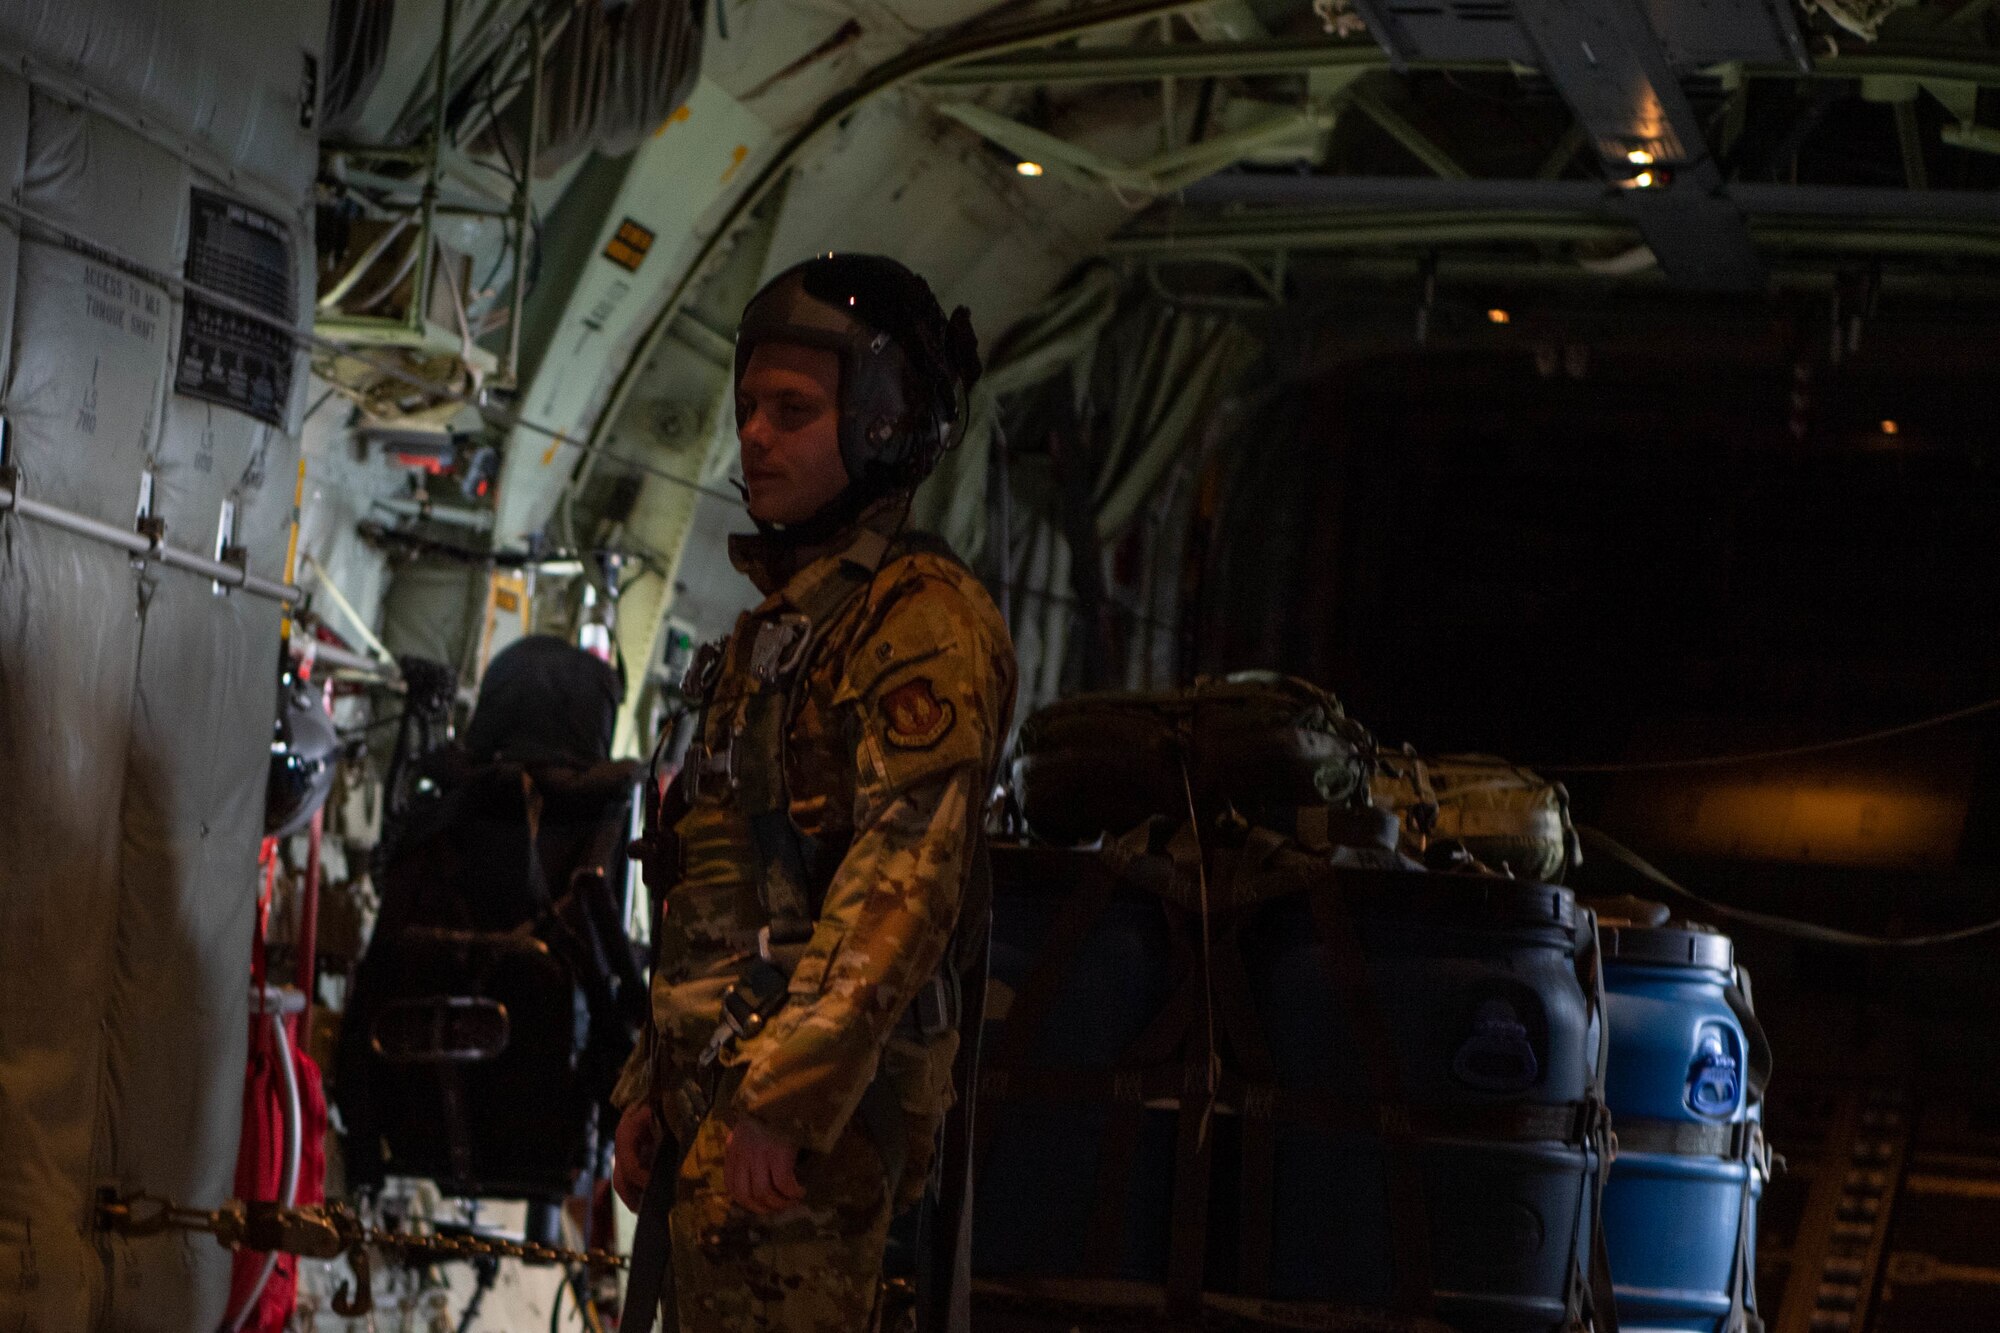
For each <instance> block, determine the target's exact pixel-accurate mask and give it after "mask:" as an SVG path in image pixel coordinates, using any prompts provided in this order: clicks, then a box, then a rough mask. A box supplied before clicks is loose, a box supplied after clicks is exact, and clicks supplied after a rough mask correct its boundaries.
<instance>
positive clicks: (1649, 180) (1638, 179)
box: [1632, 171, 1655, 190]
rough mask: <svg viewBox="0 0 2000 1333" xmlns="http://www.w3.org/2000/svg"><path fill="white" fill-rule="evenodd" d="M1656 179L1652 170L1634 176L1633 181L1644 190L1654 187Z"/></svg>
mask: <svg viewBox="0 0 2000 1333" xmlns="http://www.w3.org/2000/svg"><path fill="white" fill-rule="evenodd" d="M1654 179H1655V178H1654V176H1653V173H1652V172H1650V171H1642V172H1640V173H1639V174H1638V175H1636V176H1634V177H1633V178H1632V183H1633V184H1634V185H1636V186H1638V187H1639V188H1640V189H1642V190H1647V189H1651V188H1652V186H1653V181H1654Z"/></svg>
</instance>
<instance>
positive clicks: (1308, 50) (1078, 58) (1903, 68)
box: [922, 38, 2000, 87]
mask: <svg viewBox="0 0 2000 1333" xmlns="http://www.w3.org/2000/svg"><path fill="white" fill-rule="evenodd" d="M1323 68H1359V69H1365V70H1374V69H1388V68H1390V64H1389V57H1388V55H1387V54H1385V53H1384V52H1383V51H1382V49H1381V48H1380V47H1378V46H1375V45H1374V44H1373V43H1367V42H1360V43H1357V42H1352V41H1334V40H1328V39H1319V38H1314V39H1308V40H1305V41H1282V40H1279V41H1255V42H1200V43H1175V44H1171V45H1168V44H1161V45H1136V46H1081V47H1068V48H1063V49H1060V50H1049V51H1033V52H1029V53H1027V54H1025V55H1015V56H1007V57H1004V58H1000V59H991V60H978V61H967V62H964V63H960V64H954V65H950V66H947V67H945V68H941V69H937V70H934V71H932V72H931V73H929V74H926V75H925V76H923V79H922V82H923V83H925V84H926V85H929V86H932V87H969V86H977V85H987V84H1022V83H1039V84H1063V83H1121V82H1141V81H1145V80H1149V79H1157V78H1164V77H1174V78H1251V77H1256V76H1258V75H1272V74H1296V73H1304V72H1306V71H1308V70H1314V69H1323ZM1409 68H1410V69H1412V70H1451V71H1454V72H1458V73H1505V72H1507V71H1508V70H1510V69H1512V68H1513V66H1512V65H1510V64H1508V63H1507V62H1505V61H1498V60H1461V61H1423V60H1418V61H1411V62H1410V64H1409ZM1741 69H1742V72H1743V74H1744V76H1745V77H1748V78H1755V79H1801V78H1805V79H1860V78H1869V77H1889V78H1913V79H1958V80H1963V81H1965V82H1968V83H1975V84H1978V85H1980V86H1982V87H1994V86H2000V51H1995V50H1989V49H1986V48H1983V47H1974V46H1947V45H1937V46H1899V45H1894V44H1889V43H1884V44H1882V45H1879V46H1876V47H1873V48H1871V49H1869V50H1866V51H1853V52H1843V53H1841V54H1840V55H1838V56H1827V57H1822V58H1821V59H1820V60H1818V61H1817V62H1816V63H1815V64H1814V67H1813V69H1812V70H1811V72H1810V73H1807V74H1800V73H1799V71H1798V70H1797V69H1796V68H1794V67H1793V66H1791V65H1776V64H1774V65H1761V64H1750V65H1743V66H1741Z"/></svg>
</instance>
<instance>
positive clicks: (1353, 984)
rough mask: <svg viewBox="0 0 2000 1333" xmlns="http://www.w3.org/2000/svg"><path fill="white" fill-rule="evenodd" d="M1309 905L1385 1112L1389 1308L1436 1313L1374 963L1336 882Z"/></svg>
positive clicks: (1419, 1185) (1406, 1121) (1411, 1152)
mask: <svg viewBox="0 0 2000 1333" xmlns="http://www.w3.org/2000/svg"><path fill="white" fill-rule="evenodd" d="M1307 905H1308V907H1309V909H1310V911H1311V913H1312V920H1313V926H1314V928H1315V930H1316V932H1317V934H1318V936H1319V942H1320V946H1321V947H1322V948H1323V949H1325V950H1326V952H1327V962H1328V964H1329V968H1328V970H1329V972H1330V977H1329V979H1330V980H1331V981H1332V983H1333V986H1334V989H1335V990H1336V991H1338V992H1339V993H1340V996H1341V998H1342V999H1343V1000H1344V1001H1345V1002H1346V1006H1345V1007H1346V1013H1347V1015H1348V1019H1349V1021H1350V1022H1351V1023H1352V1025H1353V1035H1354V1039H1355V1043H1356V1045H1358V1046H1359V1047H1360V1048H1361V1060H1362V1067H1363V1071H1364V1073H1365V1075H1366V1077H1367V1080H1368V1089H1369V1092H1370V1093H1371V1094H1372V1095H1373V1097H1374V1100H1375V1104H1376V1106H1377V1107H1379V1108H1380V1114H1381V1135H1382V1146H1383V1159H1384V1162H1383V1165H1384V1168H1385V1174H1386V1177H1387V1183H1388V1200H1387V1202H1388V1209H1389V1237H1390V1241H1391V1244H1392V1246H1393V1253H1394V1255H1395V1259H1394V1262H1393V1265H1392V1267H1393V1269H1394V1273H1393V1280H1392V1285H1391V1297H1390V1301H1391V1305H1392V1307H1393V1308H1394V1309H1396V1310H1398V1311H1400V1312H1402V1313H1404V1314H1416V1315H1430V1314H1431V1313H1433V1312H1434V1310H1435V1309H1436V1296H1435V1293H1434V1291H1433V1289H1432V1286H1431V1235H1430V1217H1429V1214H1428V1210H1427V1209H1426V1208H1425V1206H1424V1177H1423V1171H1422V1168H1421V1167H1420V1165H1419V1164H1418V1162H1417V1152H1416V1148H1417V1136H1416V1132H1415V1129H1414V1127H1413V1124H1412V1120H1411V1108H1410V1105H1409V1102H1408V1099H1407V1098H1405V1097H1404V1095H1403V1085H1402V1075H1401V1072H1400V1071H1399V1069H1398V1067H1397V1064H1396V1052H1395V1050H1394V1048H1393V1047H1392V1045H1391V1042H1390V1035H1389V1028H1388V1025H1387V1024H1386V1023H1385V1022H1384V1021H1383V1018H1382V1016H1381V1014H1380V1012H1379V1011H1378V1010H1377V1009H1376V1006H1375V994H1374V988H1373V987H1372V986H1371V985H1370V984H1369V979H1368V960H1367V957H1366V955H1364V954H1363V953H1362V950H1361V937H1360V934H1359V933H1358V932H1357V931H1356V929H1355V926H1354V918H1353V916H1352V914H1351V913H1350V912H1349V911H1348V909H1347V901H1346V897H1345V895H1343V894H1342V893H1341V892H1340V890H1339V884H1338V882H1337V881H1335V882H1332V883H1330V884H1329V885H1328V886H1327V887H1326V889H1325V890H1324V891H1321V892H1315V893H1311V894H1308V895H1307Z"/></svg>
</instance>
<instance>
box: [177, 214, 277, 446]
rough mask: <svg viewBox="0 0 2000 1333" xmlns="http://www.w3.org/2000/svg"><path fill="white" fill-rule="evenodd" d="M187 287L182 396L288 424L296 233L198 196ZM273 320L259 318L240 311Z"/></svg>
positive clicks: (191, 229) (191, 225) (192, 219)
mask: <svg viewBox="0 0 2000 1333" xmlns="http://www.w3.org/2000/svg"><path fill="white" fill-rule="evenodd" d="M187 280H188V285H189V287H190V288H197V287H198V288H202V289H204V290H206V291H209V292H213V293H215V294H217V295H219V296H222V297H226V298H228V299H229V300H230V301H232V302H234V303H235V305H234V306H224V305H220V304H217V303H216V302H214V301H212V300H209V299H207V298H205V297H204V296H202V295H200V294H199V293H197V292H195V291H193V290H190V291H189V292H188V297H187V307H186V311H185V314H184V317H183V319H182V321H181V348H180V358H179V360H178V362H177V363H176V365H175V369H174V390H175V391H176V392H177V393H184V394H186V395H188V396H189V397H190V398H201V399H204V400H206V401H208V402H211V403H220V404H222V405H223V406H225V407H233V408H235V409H236V410H238V411H239V412H245V413H248V414H249V415H250V416H253V417H256V418H257V419H258V420H259V421H267V422H269V423H270V424H272V425H273V426H280V427H282V426H283V425H284V414H285V407H286V404H288V403H289V402H290V401H291V396H292V363H293V359H294V358H293V347H292V339H291V335H290V333H289V330H290V328H291V325H292V321H293V319H294V318H295V316H296V311H295V309H294V306H293V291H294V278H293V273H292V240H291V233H290V232H288V231H287V230H286V228H285V224H284V223H283V222H281V221H279V220H278V219H277V218H275V217H272V216H271V215H270V214H268V213H263V212H259V211H258V210H257V209H254V208H250V207H247V206H246V205H243V204H239V203H237V202H236V201H235V200H233V199H229V198H226V197H224V196H222V195H219V194H212V193H210V192H209V191H207V190H194V191H192V192H191V193H190V204H189V208H188V251H187ZM245 306H247V307H248V308H249V309H250V310H254V311H257V312H258V313H259V314H262V315H265V316H267V317H268V319H269V320H270V321H271V322H266V321H265V320H260V319H255V318H253V317H251V316H250V315H249V314H248V313H246V312H245V311H244V310H242V309H239V308H237V307H245Z"/></svg>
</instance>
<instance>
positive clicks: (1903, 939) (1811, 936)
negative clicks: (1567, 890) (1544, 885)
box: [1576, 824, 2000, 949]
mask: <svg viewBox="0 0 2000 1333" xmlns="http://www.w3.org/2000/svg"><path fill="white" fill-rule="evenodd" d="M1576 831H1577V834H1578V836H1579V837H1581V838H1582V839H1583V841H1584V842H1585V843H1586V844H1588V845H1590V846H1592V847H1594V848H1596V849H1597V850H1598V851H1600V852H1602V853H1604V854H1605V855H1606V856H1608V857H1610V858H1611V859H1612V860H1614V861H1616V862H1618V863H1619V864H1620V865H1623V866H1624V867H1626V868H1627V869H1628V870H1632V871H1634V872H1636V873H1637V874H1639V875H1640V876H1641V877H1642V878H1644V879H1646V880H1648V881H1649V882H1651V883H1652V884H1654V885H1656V886H1658V887H1659V888H1662V889H1665V890H1666V891H1667V892H1668V893H1671V894H1673V895H1674V896H1675V897H1677V898H1684V899H1686V900H1687V901H1688V902H1691V903H1694V904H1696V905H1697V906H1699V907H1701V908H1703V909H1704V910H1706V911H1709V912H1713V913H1714V914H1715V915H1716V916H1719V917H1722V918H1724V919H1726V920H1730V921H1740V922H1742V923H1743V924H1744V925H1746V926H1755V927H1756V928H1758V929H1759V930H1768V931H1770V932H1771V933H1773V934H1775V935H1786V936H1789V937H1791V938H1793V939H1799V940H1805V941H1807V942H1809V943H1812V944H1829V945H1833V946H1835V947H1836V948H1843V949H1929V948H1935V947H1937V946H1939V945H1944V944H1959V943H1962V942H1964V941H1966V940H1971V939H1978V938H1979V937H1981V936H1983V935H1990V934H1993V933H1994V932H1995V931H2000V921H1982V922H1979V923H1978V924H1976V925H1971V926H1964V927H1961V928H1959V929H1957V930H1946V931H1940V932H1937V933H1934V934H1929V935H1904V936H1894V935H1867V934H1862V933H1860V932H1858V931H1852V930H1840V929H1837V928H1835V927H1833V926H1823V925H1821V924H1819V923H1818V922H1816V921H1803V920H1800V919H1799V918H1797V917H1790V916H1778V915H1776V914H1774V913H1770V912H1753V911H1751V910H1750V909H1748V908H1745V907H1732V906H1730V905H1729V904H1728V903H1719V902H1716V901H1715V900H1714V899H1713V898H1704V897H1703V896H1702V895H1701V894H1699V893H1696V892H1695V891H1694V890H1693V889H1690V888H1687V887H1686V886H1684V885H1682V884H1681V883H1679V882H1678V881H1676V880H1675V879H1673V878H1672V877H1671V876H1669V875H1668V874H1667V873H1666V872H1665V871H1663V870H1661V869H1660V868H1659V867H1658V866H1656V865H1654V864H1653V863H1652V862H1650V861H1648V860H1647V859H1646V858H1645V857H1643V856H1641V855H1639V854H1638V853H1637V852H1635V851H1633V850H1632V849H1631V848H1630V847H1627V846H1626V845H1625V844H1624V843H1622V842H1620V841H1618V839H1616V838H1614V837H1612V836H1611V835H1610V834H1608V833H1606V832H1604V831H1603V830H1602V829H1594V828H1591V827H1589V826H1588V825H1583V824H1579V825H1578V826H1577V830H1576Z"/></svg>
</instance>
